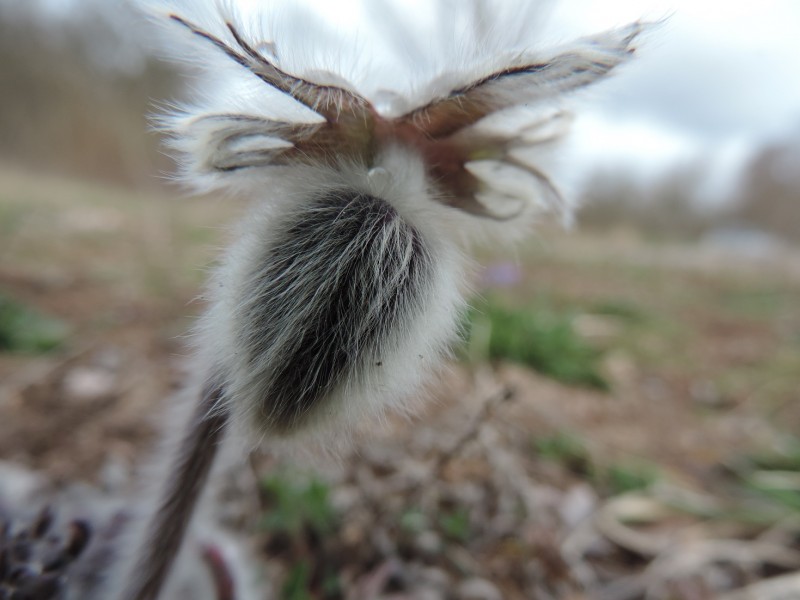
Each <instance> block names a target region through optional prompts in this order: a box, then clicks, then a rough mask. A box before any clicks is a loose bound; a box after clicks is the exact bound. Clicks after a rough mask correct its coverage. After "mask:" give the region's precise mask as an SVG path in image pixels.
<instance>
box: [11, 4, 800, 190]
mask: <svg viewBox="0 0 800 600" xmlns="http://www.w3.org/2000/svg"><path fill="white" fill-rule="evenodd" d="M16 1H18V0H0V3H3V2H16ZM40 1H41V2H44V3H46V4H47V5H48V6H49V7H50V10H51V11H52V12H54V13H58V12H62V13H63V12H64V11H65V10H66V11H69V12H74V8H76V7H77V6H80V5H81V4H82V3H84V2H87V1H88V0H40ZM198 1H199V0H198ZM239 1H240V2H244V3H248V2H249V3H250V4H258V3H259V1H260V0H239ZM272 1H273V2H277V1H279V0H272ZM365 1H366V2H368V1H369V0H337V1H336V2H329V1H326V0H307V2H306V3H307V4H310V5H312V6H315V9H314V12H316V13H317V14H320V15H321V16H324V18H325V20H326V21H327V22H329V23H331V25H333V26H334V27H336V28H338V29H340V30H342V31H343V32H346V31H347V30H349V29H354V28H357V27H358V23H359V22H360V21H359V16H358V15H359V11H360V10H361V9H363V4H364V2H365ZM501 1H502V0H501ZM508 1H509V2H513V1H516V0H508ZM113 4H114V2H112V1H110V0H109V1H107V2H101V5H103V8H104V9H108V7H109V6H111V5H113ZM397 4H398V5H399V6H402V7H403V9H404V10H411V11H413V14H414V15H415V17H416V16H417V15H419V18H421V19H424V18H425V15H426V14H428V13H430V6H431V5H432V3H431V2H430V0H403V1H402V2H401V1H400V0H397ZM544 4H551V5H552V6H553V7H554V8H553V9H552V10H551V11H550V16H549V21H548V24H547V28H546V29H545V31H546V32H547V33H548V34H549V35H550V36H551V37H552V38H553V39H554V40H555V39H559V38H560V39H569V38H570V37H574V36H578V35H581V34H587V33H592V32H597V31H600V30H602V29H606V28H609V27H613V26H616V25H622V24H625V23H628V22H630V21H633V20H636V19H640V18H644V19H651V20H661V19H665V18H666V20H665V21H664V22H663V23H662V24H661V25H659V26H658V27H657V28H656V29H655V30H653V31H652V32H650V33H649V34H648V36H647V37H646V38H645V39H644V40H643V42H642V43H640V44H639V48H640V49H639V53H638V57H637V59H636V60H635V61H633V62H632V63H630V64H629V65H626V66H625V68H624V69H622V70H621V71H620V72H619V73H618V74H617V75H616V76H615V77H613V78H612V79H610V80H608V81H607V82H604V83H603V84H601V85H600V86H597V88H596V89H594V90H593V91H592V93H591V96H590V97H588V98H586V99H585V102H583V104H584V105H585V106H581V105H580V104H579V109H580V110H579V111H578V112H577V114H578V118H577V120H576V122H575V127H574V133H573V135H572V136H571V138H570V139H571V141H570V143H569V144H568V145H567V146H566V147H565V150H564V156H565V157H567V158H568V159H569V160H565V161H564V162H566V163H569V164H574V161H579V162H580V163H581V164H582V165H585V166H586V167H587V168H582V169H580V170H581V171H582V172H588V171H590V170H591V168H592V167H595V166H598V167H602V166H604V165H610V166H614V165H620V164H622V165H625V168H628V169H630V170H631V172H634V173H637V174H639V175H641V176H642V177H645V178H648V177H657V176H659V175H663V174H664V173H665V172H667V171H668V170H669V169H670V168H672V166H674V165H676V164H681V163H684V164H685V163H687V162H689V163H690V162H693V161H698V160H703V161H706V162H708V163H709V164H710V165H711V171H712V176H711V181H710V182H709V190H710V191H712V192H715V193H724V192H725V191H726V190H725V187H726V185H731V184H732V182H734V181H735V179H734V177H733V175H732V174H733V173H735V171H736V170H737V168H738V167H739V166H740V165H741V164H742V163H743V162H745V161H746V160H747V159H748V157H750V156H751V155H752V153H753V152H755V151H756V149H757V148H758V146H759V145H760V144H762V143H764V142H765V141H769V140H775V139H795V140H800V2H798V1H797V0H762V1H761V2H734V1H730V0H605V1H604V2H598V1H597V0H563V1H561V2H544ZM451 5H452V6H453V7H458V6H460V4H459V3H458V2H457V1H452V2H451Z"/></svg>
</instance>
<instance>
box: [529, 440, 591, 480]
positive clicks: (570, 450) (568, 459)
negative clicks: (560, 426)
mask: <svg viewBox="0 0 800 600" xmlns="http://www.w3.org/2000/svg"><path fill="white" fill-rule="evenodd" d="M533 446H534V451H535V453H536V455H537V456H539V457H541V458H543V459H544V460H547V461H550V462H556V463H559V464H561V465H563V466H564V467H565V468H566V469H568V470H569V471H570V472H572V473H575V474H576V475H587V474H588V473H589V472H590V471H591V469H592V464H591V459H590V457H589V452H588V450H587V449H586V446H585V445H584V444H583V442H582V441H581V440H580V439H579V438H578V437H577V436H576V435H573V434H571V433H568V432H564V431H559V432H556V433H555V434H553V435H548V436H544V437H540V438H536V439H534V440H533Z"/></svg>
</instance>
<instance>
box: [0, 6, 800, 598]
mask: <svg viewBox="0 0 800 600" xmlns="http://www.w3.org/2000/svg"><path fill="white" fill-rule="evenodd" d="M249 4H251V5H256V4H257V3H256V2H250V3H249ZM306 4H307V6H308V7H310V8H309V10H313V11H314V12H315V13H316V14H317V15H318V16H320V18H321V19H323V20H324V22H325V23H326V24H327V25H328V26H329V28H330V31H331V32H333V33H335V34H336V35H352V34H353V32H356V31H359V29H360V28H361V29H363V28H364V23H365V22H366V21H365V17H364V15H367V14H370V13H371V14H372V15H373V16H374V15H375V14H377V15H380V12H381V10H382V8H383V9H386V10H388V8H389V7H391V6H394V7H395V8H394V9H393V10H396V11H398V12H395V13H394V14H395V15H397V14H402V15H404V18H405V19H416V20H418V22H419V25H420V27H421V28H423V30H424V28H425V27H428V26H429V25H430V22H431V21H432V20H433V19H435V18H436V13H435V11H432V10H431V9H430V5H429V4H427V3H424V2H416V3H408V4H404V5H403V7H402V8H398V7H399V6H400V5H399V4H391V3H385V2H380V3H378V2H375V3H366V4H363V3H358V2H355V1H354V0H353V1H349V2H340V3H336V5H335V6H334V5H333V4H331V5H330V6H328V5H323V4H322V3H319V4H320V5H314V4H313V3H311V0H309V2H307V3H306ZM365 6H366V7H367V8H365ZM376 7H377V8H376ZM381 7H382V8H381ZM458 7H459V5H458V3H455V2H453V3H452V6H451V8H452V10H458ZM367 9H369V10H367ZM543 10H545V12H546V15H547V19H546V21H545V25H546V27H543V31H544V32H545V34H546V35H544V34H543V35H544V37H543V40H544V41H546V42H548V43H549V42H558V41H559V40H569V39H572V38H574V37H576V36H580V35H582V34H588V33H591V32H595V31H599V30H602V29H604V28H608V27H613V26H616V25H623V24H625V23H628V22H630V21H632V20H636V19H638V18H645V19H652V20H656V21H660V20H662V19H663V21H661V22H660V24H659V25H658V26H657V27H655V28H654V29H653V30H652V31H651V32H649V33H648V34H647V35H646V37H645V39H644V40H643V41H642V43H640V44H639V47H640V49H639V52H638V56H637V59H636V61H634V62H632V63H631V64H630V65H627V66H625V67H624V68H623V69H621V70H620V71H619V72H618V73H617V74H615V76H614V77H612V78H611V79H609V80H608V81H606V82H603V83H602V84H600V85H597V86H596V87H594V88H592V89H591V90H590V91H589V92H588V93H587V94H584V95H581V96H580V97H578V98H576V99H574V101H573V103H572V105H573V107H574V109H575V112H576V117H575V121H574V125H573V129H572V133H571V134H570V136H569V137H568V138H567V139H566V140H565V141H564V143H563V144H561V145H560V146H559V147H558V149H557V150H555V151H554V154H553V156H552V157H551V158H552V163H553V164H552V165H549V167H550V169H551V171H552V173H553V178H554V180H555V181H556V182H557V183H558V185H559V187H560V188H562V189H563V190H564V191H565V194H566V195H567V196H568V197H569V198H570V199H573V200H575V201H576V202H578V203H579V204H580V205H581V208H580V209H579V211H578V213H577V218H576V226H575V227H574V228H573V229H571V230H569V231H564V230H562V229H561V228H558V227H555V226H550V225H547V224H544V225H543V226H542V228H541V229H540V230H539V232H538V235H536V236H532V239H531V240H530V242H529V243H528V244H526V245H525V246H524V247H522V248H520V249H519V251H518V252H517V254H516V255H515V256H514V257H512V258H511V259H509V257H507V256H505V257H503V256H497V255H494V254H492V253H491V252H490V251H489V250H483V251H482V252H481V256H480V258H481V264H482V268H481V270H480V273H479V276H478V278H477V280H476V282H475V287H476V290H477V294H476V297H475V299H474V302H473V305H474V307H473V309H472V310H471V311H470V314H469V315H467V316H466V317H465V321H466V323H465V329H466V330H467V331H469V334H468V336H467V337H468V339H467V341H465V343H464V345H463V347H462V348H461V349H460V350H459V351H458V356H457V359H455V360H454V362H453V365H452V368H451V369H450V370H449V371H448V373H447V374H446V375H445V376H444V377H443V379H442V381H441V382H440V383H439V384H437V385H436V386H434V388H433V389H432V390H431V391H430V395H431V396H433V397H435V398H436V401H435V402H433V403H432V404H431V406H430V408H429V409H428V410H427V412H426V413H425V414H424V416H423V417H422V418H421V419H420V420H418V421H414V422H413V426H412V427H409V426H408V424H407V423H406V422H405V421H401V422H397V423H388V424H387V425H386V431H385V432H384V434H383V435H382V437H380V438H379V439H376V438H375V436H374V435H373V436H371V437H369V438H367V439H366V440H365V441H363V442H361V443H360V445H359V451H358V452H357V453H355V454H354V455H353V456H352V457H345V458H344V459H343V460H340V461H337V462H335V464H333V465H328V464H327V463H326V466H325V467H324V468H320V467H319V465H316V468H315V465H314V464H313V463H312V464H311V465H309V464H308V463H307V462H304V463H303V465H302V466H298V464H297V462H298V461H297V460H289V459H276V458H274V457H271V456H269V455H268V453H264V454H263V455H257V456H256V457H255V458H254V460H253V461H251V465H250V467H251V470H252V473H251V475H253V477H252V479H253V482H250V483H248V482H247V481H245V482H244V483H242V478H241V477H239V478H237V479H236V484H235V485H233V484H231V486H230V487H229V489H231V490H234V491H236V492H237V493H233V492H231V493H230V494H228V496H230V497H226V498H225V499H224V505H225V506H226V507H227V508H226V510H225V519H226V521H225V522H226V524H227V525H228V526H230V527H232V528H233V529H234V530H238V531H242V532H247V534H246V536H245V537H246V538H247V543H248V544H250V547H251V548H254V549H255V550H257V552H255V553H254V556H257V560H256V561H255V562H256V563H257V569H258V570H259V572H261V573H263V574H265V575H263V577H262V579H263V581H264V584H263V585H264V589H265V591H264V592H263V595H264V597H270V598H272V597H275V598H291V599H301V598H344V597H346V598H378V597H387V598H389V597H392V598H576V599H577V598H608V599H610V600H618V599H620V600H621V599H624V598H631V599H634V598H643V599H644V598H648V599H650V598H664V599H667V598H686V599H706V598H726V599H729V600H730V599H734V598H736V599H738V598H759V599H761V598H766V599H769V598H779V597H780V598H793V597H800V575H798V574H797V573H798V570H800V437H798V432H799V431H800V402H798V400H800V247H799V245H800V168H799V167H800V77H798V76H797V65H798V60H800V36H798V35H797V31H799V30H800V7H799V6H798V4H797V3H795V2H792V1H791V0H773V1H771V2H761V3H738V4H737V3H728V2H722V1H721V0H720V1H716V0H704V1H694V2H691V1H690V0H673V1H671V2H670V1H667V0H664V1H660V0H659V1H656V0H648V1H645V2H634V1H633V0H616V1H609V2H605V3H602V6H600V5H599V4H598V3H593V2H589V1H588V0H585V1H584V0H568V1H565V2H561V3H545V6H544V7H543ZM409 15H413V17H410V16H409ZM156 54H157V52H156V50H155V49H154V43H153V39H152V37H151V36H150V35H149V34H148V33H147V31H146V29H145V28H143V27H142V25H141V23H140V21H139V20H138V19H137V18H136V17H134V16H133V15H132V13H131V12H130V11H129V10H128V9H127V8H126V7H125V6H124V5H121V4H119V3H118V2H107V1H105V0H36V1H33V0H32V1H30V2H26V3H21V2H16V1H14V0H0V459H2V460H3V461H5V462H4V465H6V466H4V469H7V468H10V467H8V465H14V466H16V467H19V466H22V467H25V468H30V469H35V470H37V471H42V472H44V473H45V474H46V476H47V477H48V478H49V479H51V480H53V481H56V482H60V483H66V482H78V481H82V482H89V483H90V484H91V485H93V486H96V487H100V488H103V489H107V490H112V491H115V493H124V490H126V489H128V488H129V486H130V481H131V479H132V477H133V475H134V474H135V473H136V469H137V465H139V464H140V463H141V459H142V458H143V457H144V456H145V455H146V453H147V449H148V448H149V447H150V446H151V445H152V443H153V442H154V440H155V439H156V438H157V435H156V430H155V427H154V423H155V421H156V420H157V419H158V416H159V415H160V414H161V411H162V409H163V408H164V407H165V406H166V404H167V402H168V398H169V396H170V394H172V393H173V392H174V391H175V390H176V389H178V388H179V387H180V385H181V382H182V381H183V377H184V375H183V372H182V362H183V358H184V355H185V353H186V350H185V339H184V336H185V333H186V332H187V331H188V329H189V328H190V327H191V323H192V316H193V315H196V314H197V313H198V312H199V311H200V310H202V302H200V301H198V300H195V299H196V298H197V296H198V294H199V291H200V289H201V285H202V282H203V281H204V279H205V276H206V273H207V269H208V267H209V266H210V265H212V264H213V260H214V257H215V256H216V254H217V252H218V248H219V247H221V246H222V245H224V243H225V240H226V225H227V224H229V223H232V222H234V221H235V219H236V218H237V217H240V216H242V215H243V214H246V205H245V204H243V203H241V202H238V201H235V200H231V199H220V198H215V197H201V198H192V199H189V198H186V197H184V196H183V195H182V194H181V192H180V190H178V189H177V188H176V187H175V186H174V185H172V184H171V183H169V181H168V174H169V173H170V172H171V171H172V169H173V164H172V162H171V160H170V158H169V157H168V156H166V155H165V154H163V151H162V147H161V140H160V139H159V136H158V135H157V134H155V133H153V132H152V131H150V129H149V125H148V121H147V115H149V114H153V113H154V112H157V111H158V110H159V108H158V107H159V106H163V105H165V104H167V103H168V102H169V101H170V100H172V99H179V98H181V97H183V95H184V85H185V83H186V80H185V79H182V78H181V76H180V71H179V69H178V67H176V66H175V65H172V64H168V63H165V62H162V61H160V60H158V59H157V58H156ZM5 472H6V471H5V470H4V471H3V473H5ZM245 479H246V478H245ZM0 480H2V477H0ZM248 486H250V487H248ZM240 488H241V489H240ZM2 490H3V487H2V484H0V497H2ZM120 490H122V491H120ZM759 586H760V587H759ZM787 590H788V591H787ZM437 594H438V595H437ZM748 594H749V595H748ZM780 594H784V595H782V596H781V595H780ZM792 594H794V595H792Z"/></svg>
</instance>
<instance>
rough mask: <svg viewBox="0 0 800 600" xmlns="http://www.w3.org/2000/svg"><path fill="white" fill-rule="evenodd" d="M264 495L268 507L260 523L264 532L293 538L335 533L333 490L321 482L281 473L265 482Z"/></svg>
mask: <svg viewBox="0 0 800 600" xmlns="http://www.w3.org/2000/svg"><path fill="white" fill-rule="evenodd" d="M262 491H263V494H264V496H265V501H266V503H267V506H269V510H268V511H267V512H266V513H265V514H264V516H263V517H262V519H261V526H262V527H263V528H264V529H266V530H268V531H273V532H282V533H286V534H289V535H292V536H297V535H300V534H301V533H303V532H304V531H311V532H314V533H316V534H319V535H325V534H326V533H329V532H330V531H331V529H333V526H334V523H335V520H336V515H335V513H334V510H333V507H332V506H331V504H330V498H329V496H330V490H329V488H328V486H327V485H326V484H325V483H323V482H321V481H319V480H318V479H315V478H313V477H300V476H295V475H293V474H288V473H281V474H277V475H273V476H271V477H268V478H267V479H265V480H264V481H263V482H262Z"/></svg>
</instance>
